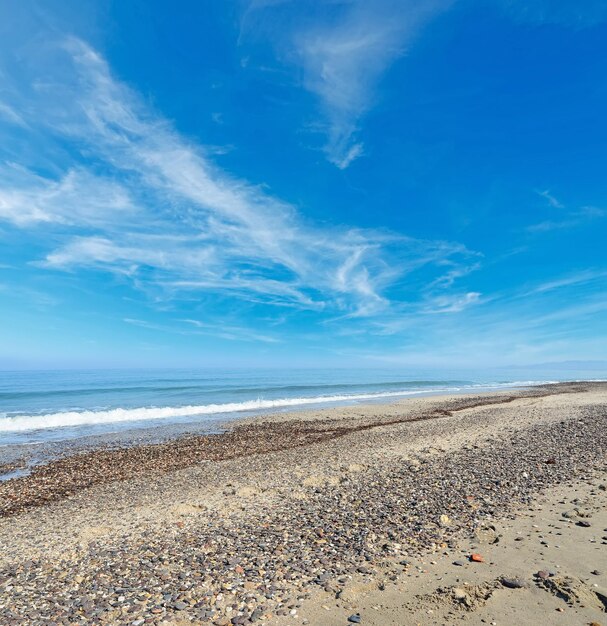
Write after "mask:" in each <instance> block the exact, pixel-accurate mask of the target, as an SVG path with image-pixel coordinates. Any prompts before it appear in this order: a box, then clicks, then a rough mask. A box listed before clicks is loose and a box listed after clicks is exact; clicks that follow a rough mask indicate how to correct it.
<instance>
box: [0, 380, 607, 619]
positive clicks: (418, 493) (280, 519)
mask: <svg viewBox="0 0 607 626" xmlns="http://www.w3.org/2000/svg"><path fill="white" fill-rule="evenodd" d="M606 450H607V384H603V383H577V384H567V385H555V386H544V387H536V388H531V389H527V390H521V391H518V392H513V393H509V394H485V395H480V396H474V397H471V396H466V397H464V396H462V397H450V398H432V399H424V400H420V399H418V400H410V401H402V402H399V403H395V404H393V405H389V406H381V405H376V406H372V407H357V408H356V409H352V408H348V409H334V410H325V411H318V412H308V413H306V414H293V415H290V416H285V415H282V416H280V417H276V418H267V417H265V418H263V420H250V421H248V422H247V423H243V424H240V425H237V426H235V427H233V428H231V429H230V430H229V431H227V432H225V433H222V434H218V435H211V436H206V437H202V436H195V437H183V438H180V439H178V440H176V441H172V442H166V443H163V444H158V445H147V446H139V447H131V448H125V449H111V450H110V449H108V450H96V451H90V452H85V453H81V454H77V455H72V456H68V457H65V458H62V459H58V460H56V461H54V462H51V463H48V464H46V465H42V466H38V467H36V468H34V470H33V471H32V473H31V474H29V475H28V476H23V477H19V478H14V479H12V480H7V481H5V482H3V483H1V484H0V516H1V518H0V519H1V521H0V531H1V539H0V553H1V557H0V592H1V596H0V624H20V625H21V624H32V625H37V624H45V625H50V624H95V623H99V624H131V625H133V626H142V625H143V624H190V623H194V624H201V623H211V624H216V625H217V626H220V625H224V626H227V625H228V624H235V625H238V624H249V623H258V622H261V623H263V622H272V621H273V620H278V621H279V622H280V621H281V620H287V621H285V623H294V624H296V623H300V624H302V623H304V624H305V623H309V624H321V623H329V621H327V620H325V619H324V618H322V619H323V621H319V619H321V618H320V617H319V616H318V613H317V612H315V610H316V609H317V608H318V607H316V609H315V608H314V606H315V605H314V602H315V598H316V597H317V595H318V594H319V593H320V594H325V595H324V596H323V597H325V598H326V597H329V598H334V599H335V600H336V601H337V603H338V606H343V607H344V611H343V615H341V616H340V617H339V619H340V620H341V622H335V623H343V624H346V623H348V619H349V618H350V623H366V621H365V618H364V616H361V615H358V614H357V613H352V614H349V613H348V611H347V610H346V609H347V607H348V606H349V605H348V602H350V604H352V598H350V599H348V596H349V594H350V595H351V594H352V593H354V590H355V588H356V584H360V583H361V581H364V582H365V584H368V585H372V586H373V587H374V588H377V589H378V590H379V591H380V592H381V591H383V590H385V589H388V588H389V587H390V585H394V584H396V583H397V582H398V581H399V580H401V579H402V578H403V576H407V572H409V571H410V568H411V567H412V562H413V561H414V560H415V559H420V558H423V557H424V555H427V554H429V553H430V552H435V553H437V554H440V555H441V556H442V558H443V559H446V561H448V562H449V563H451V566H452V567H453V568H455V569H457V568H460V567H462V565H463V564H465V563H468V562H469V559H470V554H468V553H462V550H461V545H462V544H461V542H462V541H463V540H464V538H466V537H469V536H470V535H471V534H472V535H473V534H474V533H478V532H481V533H482V532H483V531H487V528H490V527H491V525H492V524H494V522H495V521H496V520H499V519H501V518H504V517H505V516H515V515H516V514H517V511H520V510H522V509H523V508H524V507H529V506H530V505H532V504H533V503H534V501H535V499H536V498H537V497H538V494H540V493H541V492H546V491H547V490H549V489H551V488H555V487H559V486H560V488H562V487H563V486H564V485H571V486H573V485H576V484H578V483H580V482H583V481H586V482H587V481H591V482H592V481H595V482H596V485H600V484H602V483H601V481H604V480H605V473H606V471H607V459H606ZM593 485H594V482H593ZM596 489H599V487H598V486H597V487H596ZM601 493H602V492H601ZM578 522H587V523H588V524H589V525H590V524H591V522H589V521H587V520H585V519H581V518H579V519H577V520H573V523H575V524H577V523H578ZM582 527H583V525H582ZM489 532H491V531H489ZM605 534H607V531H606V532H603V535H605ZM601 542H602V543H601ZM604 543H606V542H605V541H603V540H601V539H600V537H599V545H603V548H604ZM602 558H603V559H604V560H603V563H605V562H607V552H605V550H604V549H603V552H602ZM457 562H460V563H461V564H462V565H458V564H457ZM598 567H599V565H597V568H598ZM602 569H607V567H605V565H603V566H602ZM597 571H599V570H597ZM548 578H550V577H549V576H548ZM495 584H497V585H504V584H505V583H504V582H503V581H501V580H498V581H496V582H495ZM524 584H528V582H525V583H524ZM546 585H547V586H549V583H546ZM382 587H383V589H382ZM450 593H451V592H450ZM466 593H467V592H466ZM413 595H415V594H414V593H413V594H412V596H413ZM468 595H469V594H468ZM595 595H596V594H595ZM596 598H598V600H597V602H598V604H597V607H596V610H597V611H600V610H601V604H600V603H601V600H600V598H601V595H600V593H599V595H596ZM340 602H341V605H340V604H339V603H340ZM354 604H355V603H354ZM411 610H412V611H413V609H411ZM306 611H307V612H308V613H309V616H308V617H306ZM400 619H401V621H400V622H399V621H396V622H389V621H385V622H383V623H395V624H397V623H401V624H407V623H417V622H413V621H411V622H410V621H407V620H408V619H409V618H408V617H407V616H406V615H402V616H401V618H400ZM454 619H455V618H454ZM357 620H358V621H357ZM280 623H282V622H280ZM331 623H333V622H331ZM369 623H371V622H369ZM374 623H375V622H374ZM377 623H382V622H377ZM445 623H449V622H448V621H447V622H445Z"/></svg>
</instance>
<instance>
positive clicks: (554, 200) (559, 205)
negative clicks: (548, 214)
mask: <svg viewBox="0 0 607 626" xmlns="http://www.w3.org/2000/svg"><path fill="white" fill-rule="evenodd" d="M537 194H538V196H541V197H542V198H545V199H546V200H547V201H548V204H549V205H550V206H553V207H554V208H555V209H564V208H565V205H564V204H563V203H562V202H561V201H560V200H558V199H557V198H555V197H554V196H553V195H552V194H551V193H550V191H548V190H547V189H545V190H544V191H538V192H537Z"/></svg>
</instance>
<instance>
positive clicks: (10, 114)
mask: <svg viewBox="0 0 607 626" xmlns="http://www.w3.org/2000/svg"><path fill="white" fill-rule="evenodd" d="M0 118H2V119H4V120H6V121H8V122H10V123H11V124H16V125H17V126H23V127H25V126H27V124H26V123H25V120H24V119H23V117H22V116H21V115H20V114H19V113H17V111H16V110H15V109H14V108H13V107H11V106H9V105H8V104H7V103H6V102H2V101H0Z"/></svg>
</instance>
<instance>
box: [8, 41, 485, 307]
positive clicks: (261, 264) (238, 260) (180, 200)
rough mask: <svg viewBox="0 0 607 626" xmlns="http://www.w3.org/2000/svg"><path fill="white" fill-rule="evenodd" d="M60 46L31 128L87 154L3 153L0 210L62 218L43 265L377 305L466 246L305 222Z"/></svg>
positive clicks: (24, 219)
mask: <svg viewBox="0 0 607 626" xmlns="http://www.w3.org/2000/svg"><path fill="white" fill-rule="evenodd" d="M62 47H63V51H64V52H63V56H62V57H61V58H62V62H63V65H62V66H61V67H60V71H58V72H57V74H56V75H50V76H45V80H44V82H43V83H36V82H35V81H34V84H38V90H39V98H40V100H39V102H37V103H34V104H32V108H35V106H34V105H37V106H38V107H39V109H40V111H39V114H40V115H39V119H38V125H39V129H38V131H39V132H42V131H46V132H49V133H52V134H53V136H54V137H60V138H61V140H62V141H63V142H67V143H68V144H69V145H70V146H73V148H75V149H76V150H77V153H78V152H79V153H80V154H83V155H85V157H86V158H85V159H78V158H74V163H71V164H70V165H69V167H68V168H67V169H66V171H65V172H64V174H63V175H62V176H60V177H59V178H50V177H44V176H42V175H39V174H35V173H33V171H31V170H29V169H26V168H25V167H24V166H15V165H14V164H4V165H0V179H2V180H3V181H4V183H5V184H4V185H3V187H2V192H1V193H0V219H4V220H6V221H9V222H12V223H13V224H14V225H16V226H17V227H20V228H27V229H29V230H30V231H32V232H35V230H36V229H37V228H38V229H40V227H41V225H44V227H45V230H46V229H48V228H49V227H53V226H55V227H57V228H60V232H59V231H57V236H56V237H54V238H53V242H58V243H56V244H55V245H54V247H53V249H51V250H49V252H48V253H47V255H46V257H45V258H44V259H42V260H39V261H38V263H39V265H44V266H45V267H46V268H52V269H56V270H69V271H77V270H81V269H97V270H101V271H105V272H111V273H115V274H118V275H120V276H123V277H126V279H128V280H131V281H132V283H133V284H134V285H136V286H137V287H139V288H143V289H147V288H153V289H155V290H156V292H158V290H160V291H162V292H163V293H164V294H165V297H171V298H178V297H179V295H180V294H192V293H197V292H198V293H203V292H210V293H211V292H213V293H220V294H222V295H225V294H229V295H231V296H234V297H238V298H242V299H246V300H249V301H254V302H255V301H258V302H263V303H269V304H275V305H281V306H291V307H296V308H303V309H306V308H307V309H315V310H318V311H325V310H326V311H341V312H345V313H351V314H357V315H374V314H379V313H381V312H382V311H384V310H385V309H386V308H388V307H389V306H390V303H391V301H392V299H394V298H395V297H396V299H398V298H400V297H402V295H400V294H396V295H394V294H393V295H391V296H390V297H388V296H387V295H386V292H387V291H388V290H389V289H390V288H392V287H393V286H394V285H395V284H396V283H398V281H402V280H403V279H404V277H406V276H408V275H410V274H412V273H414V272H416V271H418V270H419V269H421V268H427V269H428V270H429V271H430V272H432V273H433V274H434V277H435V278H436V279H439V278H440V276H441V275H442V274H443V273H444V271H445V268H446V267H448V268H449V270H448V271H449V272H453V271H454V268H457V267H459V266H460V265H461V267H462V268H464V267H466V266H467V265H468V264H469V263H470V262H471V259H473V258H474V254H473V253H471V252H470V251H469V250H467V249H466V248H465V247H464V246H462V245H460V244H456V243H450V242H444V241H425V240H420V239H414V238H411V237H407V236H405V235H401V234H395V233H388V232H383V231H379V230H377V231H376V230H369V229H367V230H363V229H356V228H346V227H339V228H338V227H332V226H322V227H320V226H318V225H315V224H312V223H309V222H307V221H306V220H305V218H304V217H303V216H302V215H301V214H300V213H299V212H298V210H297V208H296V207H294V206H292V205H291V204H289V203H287V202H284V201H282V200H280V199H279V198H276V197H275V196H273V195H271V194H270V193H268V191H267V190H266V189H264V188H262V187H260V186H256V185H253V184H251V183H249V182H247V181H244V180H242V179H238V178H236V177H234V176H232V175H231V174H229V173H228V172H226V171H224V170H222V169H220V168H218V167H217V166H216V165H215V164H214V163H213V161H212V158H211V156H210V155H209V153H208V151H207V150H206V149H205V147H204V146H201V145H197V144H193V143H192V142H191V141H188V140H187V139H186V138H184V137H183V136H181V135H180V134H179V133H178V132H177V131H175V130H174V128H173V127H172V125H171V124H170V123H169V122H168V121H167V120H165V119H163V118H162V117H161V116H160V115H158V114H157V113H156V112H154V111H153V110H151V109H150V108H149V107H148V106H147V105H146V104H145V103H144V102H143V101H142V99H141V98H140V97H139V96H138V95H137V94H136V93H135V92H134V91H133V90H131V89H130V88H129V87H127V86H126V85H125V84H123V83H121V82H120V81H118V80H117V79H115V78H114V77H113V76H112V73H111V71H110V69H109V67H108V65H107V63H106V61H105V60H104V59H103V58H102V57H101V56H100V55H99V54H98V53H97V52H95V51H94V50H93V49H92V48H90V47H89V46H88V45H87V44H85V43H84V42H82V41H81V40H78V39H68V40H67V41H65V42H64V44H63V46H62ZM66 77H69V79H66ZM42 110H43V111H44V114H42ZM461 272H462V273H465V270H463V269H462V270H461ZM451 282H452V280H451V279H448V280H447V282H446V283H445V284H449V285H450V284H451Z"/></svg>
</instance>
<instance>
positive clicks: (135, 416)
mask: <svg viewBox="0 0 607 626" xmlns="http://www.w3.org/2000/svg"><path fill="white" fill-rule="evenodd" d="M547 382H552V381H520V382H511V383H494V384H491V383H489V384H486V385H465V386H460V387H446V388H432V389H414V390H406V391H405V390H403V391H386V392H378V393H360V394H350V395H334V396H315V397H311V398H280V399H276V400H264V399H261V398H258V399H257V400H249V401H246V402H228V403H225V404H203V405H198V406H179V407H173V406H167V407H140V408H135V409H122V408H118V409H110V410H105V411H65V412H60V413H48V414H42V415H15V416H12V417H2V418H1V419H0V432H27V431H34V430H44V429H52V428H66V427H74V426H85V425H103V424H117V423H120V422H135V421H148V420H159V419H171V418H178V417H195V416H197V415H216V414H223V413H238V412H242V411H261V410H267V409H280V408H288V407H298V406H305V405H310V404H323V403H335V402H356V401H358V400H376V399H381V398H390V397H394V398H396V397H404V396H411V395H420V394H428V393H449V392H458V391H463V390H465V389H478V388H479V387H482V388H483V389H495V388H499V387H516V386H519V387H520V386H528V385H538V384H544V383H547Z"/></svg>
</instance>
